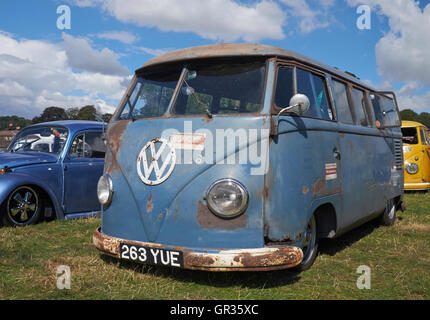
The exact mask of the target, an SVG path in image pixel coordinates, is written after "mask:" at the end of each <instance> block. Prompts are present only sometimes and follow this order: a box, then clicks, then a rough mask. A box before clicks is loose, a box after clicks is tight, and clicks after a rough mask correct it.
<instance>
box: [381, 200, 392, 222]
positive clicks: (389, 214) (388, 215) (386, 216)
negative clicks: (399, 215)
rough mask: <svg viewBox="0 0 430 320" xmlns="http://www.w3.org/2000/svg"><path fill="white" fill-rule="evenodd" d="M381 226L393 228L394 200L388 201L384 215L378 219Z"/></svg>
mask: <svg viewBox="0 0 430 320" xmlns="http://www.w3.org/2000/svg"><path fill="white" fill-rule="evenodd" d="M380 221H381V224H382V225H384V226H393V225H394V223H395V222H396V205H395V203H394V200H390V201H389V202H388V204H387V207H386V208H385V211H384V213H383V214H382V216H381V218H380Z"/></svg>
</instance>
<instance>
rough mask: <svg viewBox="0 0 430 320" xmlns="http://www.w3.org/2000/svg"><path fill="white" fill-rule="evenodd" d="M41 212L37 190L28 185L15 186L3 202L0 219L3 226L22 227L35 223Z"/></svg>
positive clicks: (40, 201)
mask: <svg viewBox="0 0 430 320" xmlns="http://www.w3.org/2000/svg"><path fill="white" fill-rule="evenodd" d="M41 212H42V198H41V197H40V194H39V192H37V190H35V189H34V188H32V187H29V186H21V187H19V188H16V189H15V190H14V191H13V192H12V193H11V194H10V195H9V197H8V198H7V200H6V201H5V202H4V203H3V206H2V210H1V220H2V222H3V225H4V226H11V227H24V226H28V225H33V224H36V223H37V222H38V221H39V219H40V216H41Z"/></svg>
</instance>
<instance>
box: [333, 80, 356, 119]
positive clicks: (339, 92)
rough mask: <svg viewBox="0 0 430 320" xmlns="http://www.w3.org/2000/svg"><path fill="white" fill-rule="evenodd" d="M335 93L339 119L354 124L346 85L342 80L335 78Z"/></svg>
mask: <svg viewBox="0 0 430 320" xmlns="http://www.w3.org/2000/svg"><path fill="white" fill-rule="evenodd" d="M333 94H334V99H335V103H336V109H337V117H338V119H339V121H340V122H342V123H345V124H354V120H353V119H352V114H351V109H350V108H349V102H348V96H347V93H346V85H345V84H344V83H342V82H339V81H336V80H333Z"/></svg>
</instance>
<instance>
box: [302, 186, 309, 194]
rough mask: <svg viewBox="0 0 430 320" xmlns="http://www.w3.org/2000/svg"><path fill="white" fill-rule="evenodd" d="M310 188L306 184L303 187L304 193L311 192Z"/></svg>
mask: <svg viewBox="0 0 430 320" xmlns="http://www.w3.org/2000/svg"><path fill="white" fill-rule="evenodd" d="M309 191H310V190H309V188H308V187H307V186H304V187H303V189H302V193H303V194H304V195H307V194H308V193H309Z"/></svg>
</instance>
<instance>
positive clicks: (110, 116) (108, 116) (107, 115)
mask: <svg viewBox="0 0 430 320" xmlns="http://www.w3.org/2000/svg"><path fill="white" fill-rule="evenodd" d="M112 116H113V114H110V113H105V114H104V115H102V119H103V121H104V122H106V123H108V122H109V121H110V119H112Z"/></svg>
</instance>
